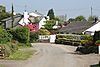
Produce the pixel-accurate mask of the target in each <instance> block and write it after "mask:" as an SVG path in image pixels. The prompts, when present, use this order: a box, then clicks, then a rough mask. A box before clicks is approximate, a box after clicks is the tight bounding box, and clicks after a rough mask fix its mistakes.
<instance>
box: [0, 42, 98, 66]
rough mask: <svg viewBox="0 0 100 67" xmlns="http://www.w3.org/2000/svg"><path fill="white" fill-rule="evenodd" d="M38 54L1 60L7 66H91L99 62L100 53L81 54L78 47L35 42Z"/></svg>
mask: <svg viewBox="0 0 100 67" xmlns="http://www.w3.org/2000/svg"><path fill="white" fill-rule="evenodd" d="M33 48H35V49H37V50H38V52H37V54H35V55H33V56H32V58H30V59H28V60H25V61H21V60H20V61H13V60H0V64H3V65H5V66H6V67H90V65H95V64H98V62H99V61H100V55H98V54H88V55H79V54H76V53H75V52H74V51H75V49H76V47H73V46H65V45H56V44H49V43H33Z"/></svg>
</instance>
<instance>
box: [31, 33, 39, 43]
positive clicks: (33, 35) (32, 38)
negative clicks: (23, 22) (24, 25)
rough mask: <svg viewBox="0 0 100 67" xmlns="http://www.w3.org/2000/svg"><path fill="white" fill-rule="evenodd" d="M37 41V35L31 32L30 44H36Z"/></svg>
mask: <svg viewBox="0 0 100 67" xmlns="http://www.w3.org/2000/svg"><path fill="white" fill-rule="evenodd" d="M38 39H39V36H38V33H37V32H35V33H34V32H31V33H30V42H31V43H32V42H36V41H37V40H38Z"/></svg>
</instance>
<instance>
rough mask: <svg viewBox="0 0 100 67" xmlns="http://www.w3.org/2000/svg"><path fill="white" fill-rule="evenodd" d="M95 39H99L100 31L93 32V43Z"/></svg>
mask: <svg viewBox="0 0 100 67" xmlns="http://www.w3.org/2000/svg"><path fill="white" fill-rule="evenodd" d="M97 40H100V31H95V33H94V36H93V41H94V43H95V42H96V41H97Z"/></svg>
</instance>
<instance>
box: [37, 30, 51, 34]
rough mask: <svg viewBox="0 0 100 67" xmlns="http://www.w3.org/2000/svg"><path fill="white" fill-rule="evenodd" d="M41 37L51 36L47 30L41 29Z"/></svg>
mask: <svg viewBox="0 0 100 67" xmlns="http://www.w3.org/2000/svg"><path fill="white" fill-rule="evenodd" d="M38 34H39V35H50V32H49V31H48V30H47V29H40V30H39V31H38Z"/></svg>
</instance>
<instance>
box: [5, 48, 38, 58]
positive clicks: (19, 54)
mask: <svg viewBox="0 0 100 67" xmlns="http://www.w3.org/2000/svg"><path fill="white" fill-rule="evenodd" d="M35 52H36V50H34V49H31V48H24V49H19V50H18V51H16V52H15V53H12V54H11V55H10V56H9V57H7V58H5V59H6V60H27V59H28V58H30V57H31V56H32V55H33V54H34V53H35Z"/></svg>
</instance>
